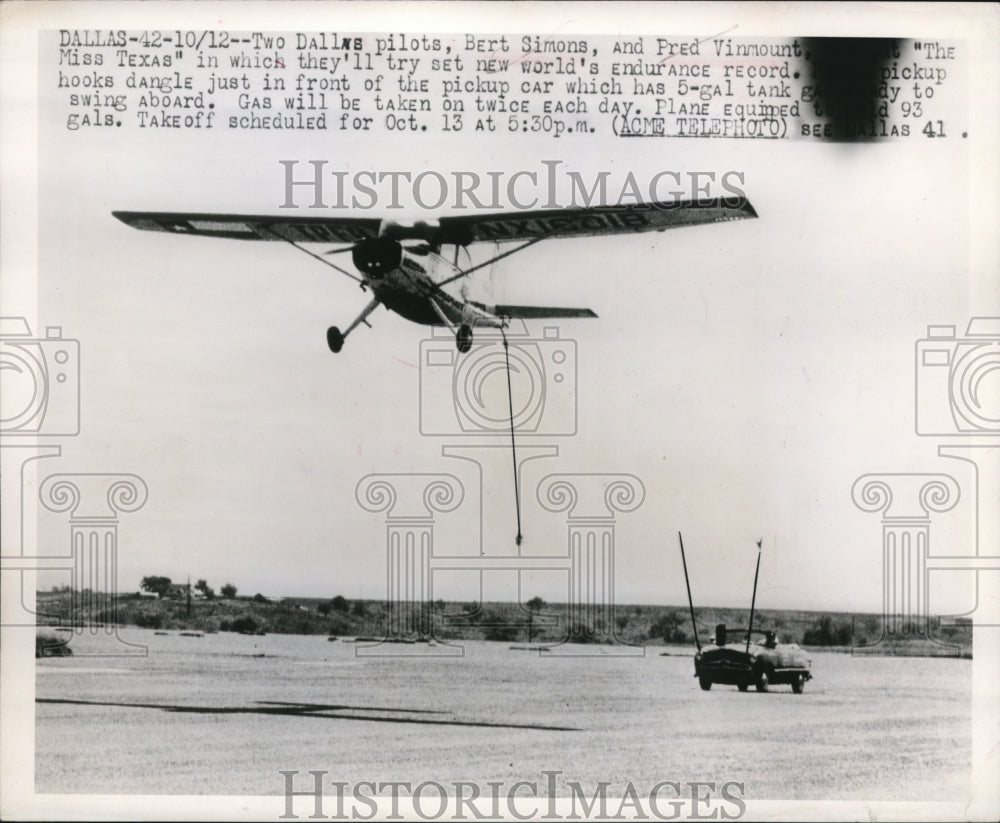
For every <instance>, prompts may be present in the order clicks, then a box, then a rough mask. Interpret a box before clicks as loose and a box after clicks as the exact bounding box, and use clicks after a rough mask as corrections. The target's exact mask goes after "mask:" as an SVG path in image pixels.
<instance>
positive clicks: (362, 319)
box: [326, 297, 381, 354]
mask: <svg viewBox="0 0 1000 823" xmlns="http://www.w3.org/2000/svg"><path fill="white" fill-rule="evenodd" d="M379 302H381V301H379V299H378V298H377V297H373V298H372V301H371V302H370V303H369V304H368V305H367V306H365V307H364V309H362V311H361V314H359V315H358V317H357V319H356V320H355V321H354V322H353V323H351V325H350V326H348V327H347V331H344V332H342V331H341V330H340V329H338V328H337V327H336V326H330V328H328V329H327V330H326V345H328V346H329V347H330V351H332V352H333V353H334V354H336V353H337V352H339V351H340V350H341V349H342V348H344V341H345V340H346V339H347V335H349V334H350V333H351V332H352V331H354V330H355V329H356V328H357V327H358V326H359V325H361V324H362V323H364V324H365V325H366V326H370V325H371V324H370V323H369V322H368V320H367V317H368V315H369V314H371V313H372V312H373V311H375V309H376V308H377V307H378V304H379Z"/></svg>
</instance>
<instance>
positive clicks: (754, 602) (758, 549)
mask: <svg viewBox="0 0 1000 823" xmlns="http://www.w3.org/2000/svg"><path fill="white" fill-rule="evenodd" d="M763 542H764V538H763V537H762V538H761V539H760V540H758V541H757V571H755V572H754V573H753V597H751V598H750V626H749V627H748V628H747V654H750V633H751V632H752V631H753V607H754V605H755V604H756V603H757V575H759V574H760V544H761V543H763Z"/></svg>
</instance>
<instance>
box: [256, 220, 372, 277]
mask: <svg viewBox="0 0 1000 823" xmlns="http://www.w3.org/2000/svg"><path fill="white" fill-rule="evenodd" d="M261 228H262V229H263V230H264V231H266V232H268V233H269V234H273V235H274V236H275V237H277V238H278V239H279V240H284V241H285V242H286V243H288V244H289V245H291V246H294V247H295V248H297V249H298V250H299V251H301V252H304V253H305V254H308V255H309V256H310V257H312V258H313V259H314V260H319V262H320V263H322V264H323V265H325V266H329V267H330V268H331V269H333V270H334V271H338V272H340V273H341V274H343V275H345V276H347V277H350V278H351V280H353V281H354V282H355V283H360V284H361V290H362V291H367V289H368V286H367V285H366V284H365V281H364V280H362V279H361V278H360V277H358V276H357V275H355V274H351V273H350V272H349V271H348V270H347V269H342V268H341V267H340V266H338V265H337V264H336V263H331V262H330V261H329V260H327V259H326V258H325V257H322V256H321V255H318V254H316V253H315V252H311V251H309V249H307V248H306V247H305V246H300V245H299V244H298V243H296V242H295V241H294V240H289V239H288V238H287V237H282V236H281V235H280V234H278V233H277V232H276V231H275V230H274V229H272V228H269V227H268V226H261ZM349 248H353V247H349ZM342 251H346V249H338V250H337V251H336V252H333V253H334V254H339V253H340V252H342Z"/></svg>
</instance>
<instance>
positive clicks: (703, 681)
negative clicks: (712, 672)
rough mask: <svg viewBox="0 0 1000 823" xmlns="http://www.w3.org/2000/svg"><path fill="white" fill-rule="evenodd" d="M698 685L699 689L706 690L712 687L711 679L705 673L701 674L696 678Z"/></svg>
mask: <svg viewBox="0 0 1000 823" xmlns="http://www.w3.org/2000/svg"><path fill="white" fill-rule="evenodd" d="M698 685H699V686H701V690H702V691H703V692H707V691H708V690H709V689H711V688H712V681H711V680H710V679H709V678H708V677H706V676H705V675H702V676H701V677H699V678H698Z"/></svg>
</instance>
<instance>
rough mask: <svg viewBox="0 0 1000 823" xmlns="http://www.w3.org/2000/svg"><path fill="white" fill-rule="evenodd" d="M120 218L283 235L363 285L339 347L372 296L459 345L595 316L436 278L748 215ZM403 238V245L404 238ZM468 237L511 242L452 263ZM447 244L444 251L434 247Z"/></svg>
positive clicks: (667, 210)
mask: <svg viewBox="0 0 1000 823" xmlns="http://www.w3.org/2000/svg"><path fill="white" fill-rule="evenodd" d="M112 215H113V216H114V217H116V218H118V219H119V220H121V221H122V222H123V223H125V224H126V225H128V226H131V227H133V228H136V229H143V230H147V231H159V232H168V233H173V234H187V235H195V236H200V237H217V238H226V239H232V240H268V241H284V242H286V243H289V244H291V245H292V246H295V247H296V248H297V249H299V250H300V251H303V252H305V253H306V254H308V255H309V256H310V257H313V258H315V259H316V260H319V261H320V262H322V263H325V264H326V265H328V266H330V267H332V268H333V269H335V270H337V271H338V272H340V273H341V274H344V275H346V276H347V277H350V278H351V279H352V280H355V281H356V282H358V283H359V284H360V285H361V289H362V290H363V291H368V290H371V293H372V297H371V300H370V301H369V303H368V305H366V306H365V307H364V309H362V311H361V314H359V315H358V317H357V318H356V319H355V320H354V322H352V323H351V324H350V325H349V326H348V327H347V329H346V330H344V331H343V332H341V330H340V329H339V328H338V327H336V326H331V327H330V328H329V329H328V330H327V336H326V339H327V345H328V346H329V348H330V350H331V351H332V352H334V353H336V352H339V351H340V350H341V349H342V348H343V346H344V341H345V340H346V339H347V336H348V335H349V334H350V333H351V332H352V331H354V329H356V328H357V327H358V326H359V325H361V324H362V323H364V324H365V325H366V326H370V324H369V323H368V316H369V315H370V314H371V313H372V312H373V311H374V310H375V309H376V308H378V306H379V305H383V306H385V307H386V308H387V309H389V310H391V311H394V312H395V313H396V314H398V315H400V316H402V317H404V318H406V319H407V320H410V321H413V322H414V323H420V324H423V325H430V326H436V325H440V324H444V325H445V326H447V327H448V328H449V329H450V330H451V331H452V333H453V334H454V335H455V343H456V346H457V348H458V350H459V351H460V352H463V353H464V352H467V351H469V350H470V348H471V347H472V337H473V328H474V327H476V326H482V327H484V328H498V329H500V330H501V332H502V330H503V329H504V328H506V327H507V325H508V324H509V322H510V321H511V320H512V319H543V318H570V317H597V315H596V314H595V313H594V312H593V311H592V310H591V309H578V308H559V307H553V306H514V305H486V304H484V303H481V302H477V301H474V300H470V299H467V298H466V297H465V296H464V295H462V296H455V295H452V294H450V293H449V292H447V291H446V290H445V288H444V287H445V286H447V285H448V284H450V283H453V282H455V281H458V280H461V279H463V278H466V277H468V276H469V275H470V274H472V273H473V272H475V271H478V270H481V269H483V268H486V267H487V266H492V265H493V264H494V263H496V262H497V261H499V260H502V259H504V258H506V257H509V256H511V255H512V254H515V253H517V252H519V251H522V250H523V249H526V248H528V247H529V246H532V245H534V244H536V243H539V242H541V241H542V240H548V239H553V238H570V237H596V236H600V235H616V234H634V233H639V232H647V231H664V230H665V229H669V228H677V227H681V226H695V225H702V224H707V223H719V222H723V221H728V220H740V219H745V218H752V217H756V216H757V212H756V211H754V208H753V206H751V205H750V203H749V201H747V200H746V199H745V198H728V199H726V198H722V199H709V198H705V199H703V200H677V201H670V202H662V203H634V204H628V205H619V206H586V207H576V208H563V209H544V210H536V211H514V212H507V213H492V214H465V215H457V216H444V217H440V218H438V219H435V220H428V221H413V222H397V221H393V220H388V219H380V218H377V217H341V216H336V217H298V216H291V215H282V216H266V215H232V214H195V213H181V212H139V211H114V212H112ZM304 243H323V244H345V243H346V244H349V245H347V246H346V247H345V248H340V249H334V250H332V251H329V252H326V253H325V254H326V255H331V254H339V253H342V252H347V251H349V252H351V257H352V262H353V263H354V267H355V269H356V270H357V272H358V274H354V273H352V272H350V271H348V270H347V269H345V268H342V267H340V266H338V265H336V264H335V263H333V262H332V261H330V260H328V259H327V258H326V256H325V255H320V254H317V253H315V252H313V251H310V250H309V249H307V248H306V247H305V246H304V245H302V244H304ZM404 243H407V244H409V245H404ZM474 243H492V244H495V245H496V247H497V249H498V251H499V248H500V245H501V244H504V243H518V244H519V245H517V246H516V247H514V248H512V249H508V250H506V251H503V252H500V253H497V254H495V255H494V256H492V257H491V258H490V259H488V260H486V261H485V262H482V263H479V264H477V265H474V266H470V267H468V268H464V269H463V268H462V267H461V266H459V265H458V261H459V253H460V250H463V249H466V250H467V247H468V246H470V245H472V244H474ZM444 247H452V248H453V250H454V252H453V254H452V255H450V256H451V257H452V259H451V260H449V259H447V257H446V256H445V255H443V254H442V250H443V249H444Z"/></svg>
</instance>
